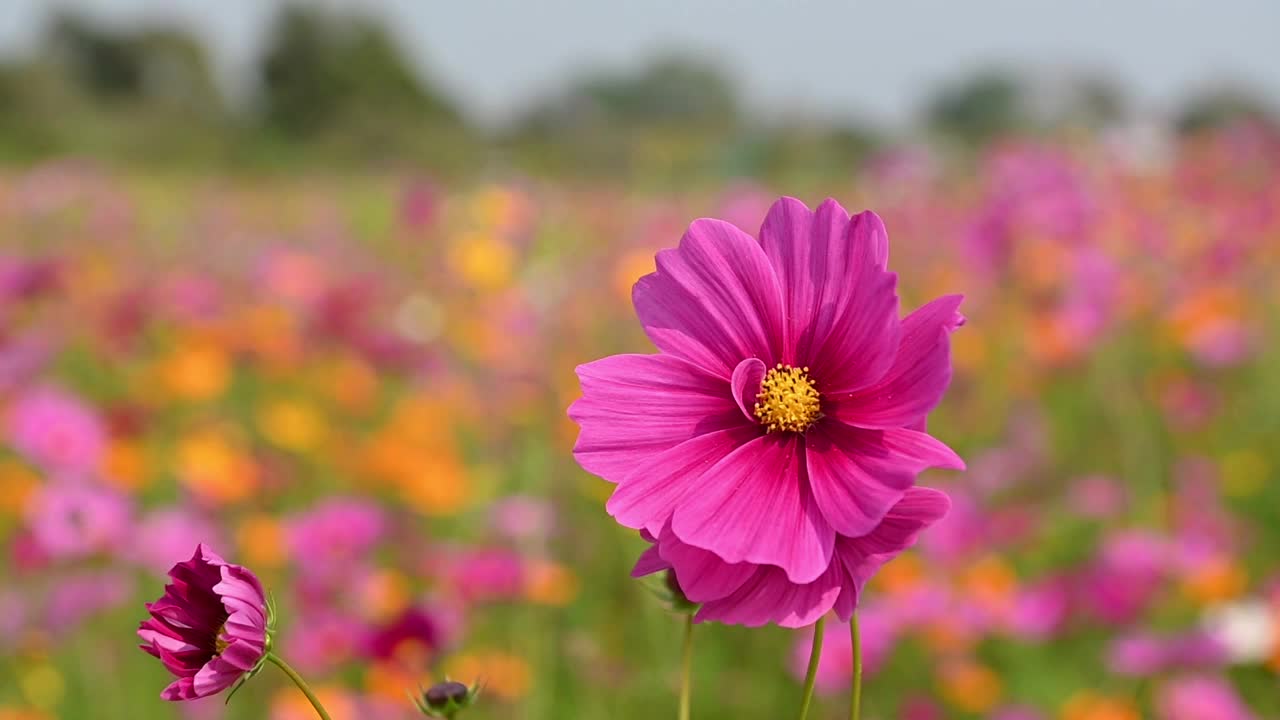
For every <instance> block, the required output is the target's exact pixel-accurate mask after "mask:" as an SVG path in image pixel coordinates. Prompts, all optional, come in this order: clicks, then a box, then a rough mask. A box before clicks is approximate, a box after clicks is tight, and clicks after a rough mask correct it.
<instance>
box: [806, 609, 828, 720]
mask: <svg viewBox="0 0 1280 720" xmlns="http://www.w3.org/2000/svg"><path fill="white" fill-rule="evenodd" d="M826 624H827V616H826V615H823V616H822V617H821V618H819V619H818V622H817V623H816V624H815V625H814V626H813V648H812V649H811V650H809V671H808V672H806V673H805V674H804V698H803V699H802V700H801V701H800V720H805V718H807V717H809V704H810V703H811V702H813V683H814V682H815V681H817V679H818V661H819V660H821V659H822V636H823V635H824V634H825V633H824V632H823V627H824V626H825V625H826Z"/></svg>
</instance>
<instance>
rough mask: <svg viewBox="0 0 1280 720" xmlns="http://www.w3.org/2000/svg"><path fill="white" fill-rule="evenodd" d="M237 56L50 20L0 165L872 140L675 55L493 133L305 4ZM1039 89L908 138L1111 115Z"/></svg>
mask: <svg viewBox="0 0 1280 720" xmlns="http://www.w3.org/2000/svg"><path fill="white" fill-rule="evenodd" d="M252 69H253V75H254V77H253V78H252V87H253V92H252V95H251V96H250V97H249V99H248V101H247V102H242V103H233V102H231V101H230V100H229V99H228V98H227V96H226V94H225V93H224V92H223V91H222V89H221V88H220V87H219V85H218V83H217V82H216V80H215V77H214V72H213V69H212V66H211V63H210V61H209V57H208V53H207V51H206V49H205V48H204V47H203V46H202V45H201V44H200V42H198V41H197V40H196V39H195V38H194V37H192V36H191V35H190V34H189V33H187V32H185V31H183V30H180V29H177V28H172V27H154V28H130V29H110V28H106V27H103V26H100V25H97V24H94V23H92V22H90V21H87V20H85V19H82V18H80V17H77V16H74V15H69V14H60V15H55V16H54V18H53V19H52V21H51V22H50V23H49V24H48V26H47V29H46V33H45V37H44V39H43V42H41V43H40V45H39V48H38V50H37V51H36V52H35V53H34V54H33V55H32V56H31V57H27V58H23V59H21V60H18V61H12V62H10V63H8V64H0V162H2V163H5V164H26V163H30V162H35V161H38V160H40V159H43V158H47V157H51V156H56V155H62V154H85V155H92V156H95V157H101V158H105V159H108V160H115V161H119V162H127V163H131V164H158V165H174V164H177V165H179V166H181V165H182V164H184V163H185V164H200V165H202V166H204V165H209V164H214V165H217V164H224V165H228V166H233V167H251V168H264V169H270V168H272V167H277V166H279V167H291V166H294V165H297V164H314V165H335V166H347V167H350V166H362V167H363V166H373V167H377V166H379V165H386V164H398V163H413V164H415V165H419V166H427V167H429V168H432V169H433V170H436V171H437V172H441V173H466V172H474V171H476V169H482V168H485V167H490V166H492V165H493V164H494V163H504V164H512V165H516V166H517V167H519V168H521V169H524V170H526V171H533V172H546V173H555V174H579V175H586V176H591V175H610V174H618V173H627V174H636V175H638V176H642V177H646V178H650V179H652V181H653V182H656V183H662V182H666V181H668V180H670V179H679V178H684V177H687V176H688V175H689V174H694V175H702V176H705V175H707V174H708V173H710V174H713V175H720V176H723V175H767V176H771V177H778V176H788V175H792V174H796V175H806V176H813V175H822V174H824V173H826V172H831V173H846V172H848V168H850V167H851V166H853V165H854V164H856V163H858V162H859V161H860V160H862V159H864V158H865V157H866V156H867V155H868V153H870V152H873V151H874V150H875V149H876V148H877V147H878V146H879V145H880V144H881V143H882V142H883V141H884V140H885V139H886V137H887V136H886V134H885V133H884V132H883V131H881V130H879V129H877V128H874V127H872V126H870V125H866V124H856V123H844V124H834V123H830V122H815V121H813V120H811V119H806V118H803V117H796V118H791V117H782V118H774V119H771V120H769V121H760V120H759V119H758V118H756V117H755V116H754V115H753V113H751V112H750V111H749V110H748V109H747V108H745V107H744V106H743V103H742V101H741V100H740V98H739V94H738V92H737V90H736V88H735V87H734V85H733V83H732V82H731V81H730V80H729V79H728V77H727V76H726V75H725V74H724V73H723V72H722V71H721V69H720V68H718V67H716V66H714V65H712V64H709V63H707V62H705V61H703V60H701V59H699V58H697V57H695V56H680V55H669V56H665V57H659V58H655V59H654V60H653V61H652V62H651V63H650V64H648V65H647V66H645V67H642V68H640V69H638V70H634V71H629V72H608V71H597V72H591V73H588V74H584V75H582V76H581V77H578V78H575V79H572V80H571V81H570V82H568V83H567V84H566V86H565V88H564V89H563V90H562V91H561V92H559V93H555V94H551V95H548V96H546V97H543V98H541V99H539V100H538V101H537V102H535V103H534V105H533V106H532V107H529V108H527V109H526V112H524V113H523V114H522V115H521V116H520V117H518V118H516V119H514V120H513V122H511V123H510V125H509V126H507V127H505V128H502V129H501V130H496V131H495V130H481V129H478V128H476V127H474V126H473V125H472V124H470V123H468V122H467V120H466V118H465V117H464V116H463V114H462V113H461V112H460V111H459V109H458V107H457V106H456V104H455V103H454V102H453V100H452V99H451V98H449V97H448V96H447V94H446V93H445V92H444V91H443V90H441V89H440V88H439V87H437V86H435V85H434V84H433V83H432V82H430V81H429V80H428V79H427V78H425V77H424V76H423V75H422V74H421V73H419V72H417V71H416V70H415V69H414V67H413V66H412V64H411V63H410V62H408V61H407V60H406V58H405V55H404V53H403V51H402V49H401V48H400V47H399V46H398V45H397V43H396V42H395V40H394V38H393V36H392V34H391V33H390V32H388V30H387V28H386V27H385V26H384V25H382V24H381V23H379V22H378V21H376V20H374V19H372V18H369V17H365V16H360V15H352V14H347V13H341V14H338V13H335V12H332V11H326V10H323V9H317V8H315V7H314V6H303V5H295V6H288V7H286V8H284V9H283V10H282V11H281V12H280V14H279V15H278V17H277V18H276V19H275V22H274V25H273V27H272V29H271V31H270V33H269V37H268V40H267V43H266V46H265V48H264V50H263V52H262V53H261V55H260V56H259V57H258V58H257V59H256V61H255V63H254V65H253V68H252ZM1041 85H1042V83H1035V82H1030V81H1029V80H1027V79H1025V78H1022V77H1019V76H1018V75H1017V74H1014V73H1011V72H1006V71H996V70H991V71H986V72H982V73H979V74H977V75H974V76H972V77H970V78H968V79H966V80H964V81H962V82H959V83H952V84H948V85H947V86H946V87H943V88H941V89H940V90H939V92H937V93H936V94H935V95H934V96H933V98H932V99H931V100H930V101H929V102H928V103H927V104H926V105H925V107H924V108H922V111H921V114H920V117H919V119H918V121H917V123H916V125H915V126H914V127H912V128H910V131H911V132H912V133H913V134H918V135H923V136H925V137H928V138H930V139H932V140H934V141H937V142H940V143H943V144H946V145H948V146H951V147H954V148H957V149H961V150H965V149H970V148H977V147H981V146H982V145H983V144H985V143H987V142H990V141H992V140H993V139H996V138H1001V137H1006V136H1008V135H1009V134H1011V133H1013V134H1017V133H1040V132H1055V131H1060V130H1062V129H1064V128H1067V129H1074V128H1081V127H1083V128H1098V127H1105V126H1108V125H1110V124H1114V123H1117V122H1120V121H1122V120H1123V119H1124V118H1125V117H1126V114H1127V113H1128V108H1127V107H1126V104H1125V99H1124V95H1123V93H1122V92H1120V91H1119V90H1118V89H1117V88H1115V87H1114V86H1112V85H1111V84H1109V83H1108V82H1107V81H1106V80H1105V79H1104V78H1100V77H1096V76H1093V77H1091V76H1081V77H1073V78H1068V79H1067V81H1066V82H1063V83H1058V84H1057V87H1054V88H1051V89H1052V92H1048V93H1046V92H1045V88H1044V87H1042V86H1041ZM1046 98H1047V100H1046ZM1241 117H1247V118H1266V117H1267V109H1266V108H1265V107H1264V105H1263V104H1262V103H1260V102H1258V101H1257V100H1255V99H1253V98H1252V97H1251V96H1250V95H1249V94H1248V93H1247V92H1244V91H1238V90H1221V89H1219V90H1216V91H1214V92H1210V93H1205V94H1202V95H1200V96H1197V97H1194V98H1191V99H1190V100H1189V101H1188V102H1187V103H1186V105H1185V108H1184V110H1183V111H1182V113H1181V114H1180V116H1179V117H1178V118H1176V124H1177V127H1178V128H1179V129H1181V130H1183V131H1186V132H1197V131H1200V130H1203V129H1205V128H1209V127H1215V126H1217V125H1219V124H1222V123H1224V122H1231V121H1233V120H1236V119H1239V118H1241ZM902 134H903V133H901V132H899V133H894V135H895V136H898V137H900V136H901V135H902Z"/></svg>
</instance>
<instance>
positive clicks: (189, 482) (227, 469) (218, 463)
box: [177, 428, 258, 505]
mask: <svg viewBox="0 0 1280 720" xmlns="http://www.w3.org/2000/svg"><path fill="white" fill-rule="evenodd" d="M177 454H178V456H177V466H178V475H179V477H180V479H181V481H182V484H183V485H185V486H186V487H187V489H189V490H190V491H191V492H193V493H195V494H196V495H197V496H198V497H200V498H201V499H202V500H204V501H206V502H209V503H213V504H215V505H226V504H230V503H235V502H239V501H241V500H245V499H247V498H248V497H249V496H250V495H251V494H252V493H253V491H254V489H255V488H256V487H257V484H258V469H257V466H256V465H255V464H254V463H253V461H252V459H251V458H249V457H248V456H247V455H246V454H245V453H244V452H243V451H242V450H241V449H240V447H239V445H238V443H236V442H235V441H234V440H233V439H232V436H231V435H230V433H227V432H225V431H221V430H218V429H212V428H211V429H205V430H199V431H196V432H195V433H192V434H190V435H187V436H186V437H184V438H182V439H181V440H180V441H179V443H178V447H177Z"/></svg>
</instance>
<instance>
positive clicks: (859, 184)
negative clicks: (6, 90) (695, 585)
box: [0, 126, 1280, 720]
mask: <svg viewBox="0 0 1280 720" xmlns="http://www.w3.org/2000/svg"><path fill="white" fill-rule="evenodd" d="M1131 150H1132V148H1126V147H1123V146H1117V145H1114V144H1111V143H1108V142H1106V141H1104V140H1103V139H1100V138H1098V139H1087V138H1076V139H1074V140H1072V141H1071V142H1066V141H1057V142H1040V143H1034V142H1030V141H1017V142H1014V141H1010V142H1008V143H1002V144H996V145H995V146H994V147H993V149H991V150H989V151H986V152H985V153H983V154H981V155H980V156H978V157H975V158H965V159H953V158H949V157H945V156H940V155H935V154H930V153H929V152H928V151H926V150H924V149H922V148H904V149H900V150H895V151H892V152H886V153H884V154H883V155H881V156H880V157H878V158H877V159H876V160H875V161H874V162H871V163H868V164H867V165H866V166H865V167H860V168H851V169H850V173H849V177H848V179H847V181H845V182H843V183H838V184H830V183H827V184H822V183H818V182H812V183H806V182H804V180H803V179H801V180H800V182H799V184H797V183H796V182H791V183H789V184H788V185H786V186H775V185H772V184H764V183H753V182H746V181H737V182H731V183H723V184H718V185H706V186H702V187H697V188H694V189H692V190H681V191H679V192H676V191H675V190H668V191H662V190H655V189H653V186H652V184H647V183H644V182H640V181H638V180H634V179H624V178H618V179H617V180H616V181H614V182H612V183H583V182H575V181H559V182H556V181H551V180H548V179H535V178H529V177H518V176H513V175H512V176H507V175H498V176H492V177H488V178H487V179H485V180H482V181H467V182H455V181H449V180H444V179H440V178H433V177H431V176H430V175H428V174H412V173H398V174H392V173H386V174H376V175H363V176H343V175H337V174H334V175H324V174H313V175H307V176H302V175H281V176H249V177H235V176H219V177H210V176H204V175H195V174H176V175H175V174H159V173H152V174H148V173H142V172H130V171H127V170H121V169H108V168H105V167H100V166H97V165H94V164H92V163H87V162H81V161H74V160H63V161H58V162H51V163H47V164H44V165H40V166H37V167H33V168H28V169H24V170H20V171H19V170H8V171H5V172H4V173H3V174H0V551H2V552H0V571H2V573H0V577H2V578H3V580H2V581H0V720H49V719H52V718H68V719H70V720H88V719H91V718H101V719H103V720H109V719H119V720H125V719H133V718H142V719H147V720H149V719H150V718H197V719H204V718H209V719H214V718H221V717H226V718H246V719H247V718H265V717H269V718H273V719H278V720H292V719H294V718H297V719H298V720H303V719H305V718H310V717H313V715H312V714H311V710H310V707H309V706H308V705H307V704H306V702H305V700H304V699H303V698H302V697H301V696H299V695H298V694H297V693H296V691H295V690H294V689H293V688H292V687H291V686H289V685H288V684H287V682H286V680H285V679H284V678H283V677H282V676H280V675H278V674H275V673H271V672H264V673H263V675H262V677H260V678H257V679H255V680H254V681H253V682H251V683H248V684H247V685H246V686H245V687H244V688H243V689H241V690H240V691H239V692H238V693H237V696H236V698H235V699H234V701H233V702H231V703H230V704H224V700H225V698H224V697H211V698H206V699H202V700H197V701H193V702H190V703H166V702H163V701H162V700H160V697H159V695H160V692H161V690H162V689H163V688H164V687H165V686H166V685H167V684H168V683H169V682H170V680H171V678H170V677H169V675H168V673H166V672H165V669H164V667H163V666H162V665H161V664H160V663H157V662H156V661H155V660H154V659H152V658H150V657H148V656H147V655H145V654H144V653H142V652H140V651H139V650H138V648H137V644H138V642H137V638H136V636H135V634H134V633H135V630H136V629H137V627H138V623H139V621H141V620H142V619H143V618H144V617H145V616H146V611H145V610H144V607H143V603H144V602H147V601H153V600H155V599H156V597H158V596H159V595H160V593H161V591H162V588H163V585H164V574H165V572H166V571H167V570H168V569H169V568H170V567H171V566H172V565H174V564H175V563H177V562H179V561H183V560H187V559H188V558H191V556H192V550H193V548H195V547H196V546H197V544H200V543H203V544H205V545H207V546H209V547H211V548H216V550H217V552H218V554H220V555H221V556H222V557H224V558H226V559H227V560H228V561H229V562H233V563H239V564H242V565H245V566H247V567H251V568H252V569H253V570H254V572H256V573H257V575H258V576H259V577H260V578H261V580H262V582H263V584H264V585H265V586H266V587H267V589H268V590H270V592H271V596H272V602H273V604H274V606H275V607H276V608H278V611H279V618H278V620H279V623H278V625H279V631H278V633H277V634H276V636H275V639H274V643H275V647H276V648H278V649H279V651H280V653H281V654H282V655H284V656H287V657H288V658H289V660H290V662H291V663H292V664H293V665H294V666H295V667H297V668H298V670H299V671H301V672H303V673H304V674H305V675H306V676H307V677H308V679H309V680H310V681H311V683H312V685H313V686H314V687H315V688H316V690H317V692H318V694H319V695H320V697H321V698H323V700H324V703H325V705H326V706H327V707H328V708H329V710H330V712H331V713H332V715H333V717H334V718H335V720H337V719H338V718H346V719H348V720H355V719H357V718H372V719H375V720H377V719H386V720H395V719H400V718H404V719H407V718H411V717H415V716H419V715H418V713H417V711H416V710H415V709H414V707H413V704H412V703H411V702H410V701H409V700H408V699H407V698H406V691H410V690H414V689H416V688H417V687H418V686H419V685H423V686H428V685H430V684H431V683H433V682H436V681H439V680H443V679H444V678H445V677H446V676H447V677H450V678H453V679H458V680H461V681H463V682H472V681H479V682H481V684H482V685H483V692H482V695H481V697H480V699H479V701H478V702H477V703H476V705H475V706H474V707H473V708H470V709H468V710H467V714H466V715H465V717H467V718H473V717H474V718H528V719H531V720H533V719H542V718H583V719H588V720H595V719H597V718H601V719H605V718H620V719H627V718H637V719H639V718H646V719H647V718H653V717H672V716H674V713H675V711H674V707H675V693H676V689H677V686H678V683H679V669H680V668H679V663H680V642H681V632H682V629H681V627H682V625H681V620H680V618H678V617H677V616H675V615H674V614H672V613H671V612H670V611H669V610H668V609H667V608H666V607H664V603H663V599H662V598H663V596H664V594H665V592H664V591H665V588H664V586H663V584H662V582H661V580H660V579H655V578H650V579H633V578H632V577H631V571H632V566H633V565H634V563H635V561H636V558H637V557H638V556H639V555H640V554H641V553H642V552H643V551H644V550H645V549H646V547H648V543H646V542H645V540H644V539H642V538H641V537H640V536H639V534H638V533H636V532H632V531H629V530H627V529H625V528H622V527H619V526H618V525H617V524H616V523H615V522H614V521H613V519H612V518H610V517H609V514H607V513H606V511H605V503H606V501H607V500H608V498H609V496H610V493H611V492H613V490H614V487H613V486H612V485H610V484H609V483H607V482H605V481H604V480H602V479H600V478H598V477H595V476H593V475H591V474H589V473H588V472H586V471H584V470H583V469H582V468H581V467H579V464H578V462H575V459H574V455H573V448H574V444H575V441H576V439H577V438H578V433H579V427H578V425H576V424H575V423H574V422H573V421H571V420H570V418H569V416H568V415H567V412H566V411H567V409H568V408H569V406H570V405H571V404H572V403H574V401H575V400H577V399H578V398H579V397H580V396H581V395H582V390H581V388H580V386H579V380H578V377H577V376H576V375H575V367H577V366H579V365H581V364H583V363H588V362H591V361H593V360H596V359H598V358H602V357H605V356H609V355H614V354H618V353H648V352H653V345H652V343H651V342H650V340H649V339H648V338H646V336H645V333H644V331H643V328H642V327H641V325H640V323H638V322H637V321H636V316H635V310H634V309H633V307H632V302H631V298H632V286H633V285H634V284H635V282H636V281H637V279H639V278H640V277H641V276H643V275H645V274H647V273H650V272H652V271H653V270H654V255H655V253H656V252H658V251H659V250H662V249H663V248H670V247H674V246H675V245H676V244H677V242H678V241H679V240H680V238H681V235H682V234H683V233H684V232H685V230H686V228H687V227H688V226H689V223H690V221H691V220H693V219H694V218H700V217H715V218H721V219H723V220H726V221H728V222H731V223H733V224H735V225H737V226H738V227H739V228H741V229H743V230H744V231H746V232H747V233H749V234H752V235H754V234H756V232H757V230H758V229H759V228H760V225H761V221H762V220H763V219H764V217H765V214H766V212H767V211H768V209H769V207H770V205H771V204H772V203H773V202H774V200H775V199H776V198H777V197H778V196H780V195H792V196H796V197H798V198H800V199H801V200H803V201H804V202H805V203H807V204H808V206H809V207H817V206H818V204H819V203H820V202H821V201H822V200H823V199H824V198H828V197H831V198H835V199H836V200H838V201H839V202H840V204H842V205H843V206H844V207H846V208H848V209H849V210H850V211H855V212H856V211H858V210H862V209H864V208H871V209H874V210H875V212H876V213H878V214H879V216H880V217H881V218H883V220H884V224H885V226H886V227H887V231H888V237H889V268H890V270H893V271H895V272H897V274H898V285H897V291H898V294H899V295H900V296H901V310H902V313H903V314H906V313H907V312H909V311H911V310H913V309H915V308H917V307H920V306H921V305H923V304H924V303H926V302H927V301H929V300H931V299H933V298H936V297H939V296H948V295H950V294H963V295H964V301H963V305H961V306H960V312H961V313H963V317H964V322H963V327H958V328H957V329H955V332H954V334H953V335H952V336H951V355H950V359H951V363H952V365H953V368H954V370H953V375H952V379H951V383H950V388H949V389H948V390H947V393H946V395H945V398H944V399H943V401H942V403H941V405H940V406H938V407H937V409H936V410H934V411H933V412H932V413H931V415H930V417H929V421H928V432H929V433H930V434H931V435H932V436H934V437H936V438H937V439H938V440H939V441H941V442H943V443H946V445H948V446H949V447H951V448H953V449H954V450H955V451H956V453H958V455H959V456H960V457H962V458H963V459H964V461H965V464H966V465H967V469H966V470H964V471H955V470H928V471H926V472H924V473H923V474H922V475H921V478H920V482H921V484H922V485H927V486H929V487H931V488H938V489H940V490H943V491H944V492H945V493H946V494H947V495H948V496H949V497H950V504H951V507H950V511H949V513H947V515H946V516H945V517H944V518H943V519H941V520H939V521H938V522H937V523H936V524H934V525H933V527H931V528H930V529H929V530H928V531H927V532H925V533H923V534H921V535H920V538H919V542H918V543H917V545H916V546H915V547H914V548H913V549H911V550H909V551H907V552H906V553H904V554H903V555H901V556H899V557H897V558H895V559H893V560H891V561H890V562H888V563H887V564H886V565H884V566H883V567H882V568H880V570H879V572H878V574H877V575H876V576H875V577H874V578H873V579H872V580H871V581H870V583H869V584H868V586H867V588H866V590H865V592H864V593H863V594H862V596H861V598H860V601H859V606H858V617H859V619H860V624H861V634H862V649H863V657H864V661H865V666H866V667H865V679H864V689H863V704H864V708H863V717H866V718H881V719H885V720H888V719H889V718H907V719H910V720H932V719H939V720H940V719H942V718H999V719H1000V720H1038V719H1043V720H1050V719H1053V720H1059V719H1060V720H1138V719H1139V718H1161V719H1164V720H1250V719H1256V720H1263V719H1265V718H1275V717H1280V552H1277V551H1278V550H1280V482H1277V478H1280V444H1278V441H1280V372H1277V368H1280V283H1277V279H1280V137H1276V136H1275V135H1274V134H1269V133H1268V132H1267V131H1265V130H1261V129H1259V128H1256V127H1251V126H1241V127H1235V128H1230V129H1226V130H1223V131H1219V132H1217V133H1216V134H1211V135H1202V136H1199V137H1196V138H1193V139H1188V140H1184V141H1179V142H1178V143H1176V144H1174V145H1172V146H1170V147H1168V148H1166V149H1165V151H1164V152H1162V153H1156V154H1141V155H1139V154H1136V153H1134V152H1132V151H1131ZM760 372H761V373H762V374H763V373H764V370H763V369H762V370H760ZM697 632H698V637H697V645H696V649H695V653H694V676H695V678H696V680H695V686H694V691H693V700H692V703H693V707H692V711H693V712H692V715H693V717H695V718H699V719H705V720H715V719H719V718H724V719H728V718H756V717H760V718H765V717H768V718H778V717H791V716H793V714H794V706H795V704H796V702H797V700H798V698H799V696H800V693H801V687H800V685H801V678H802V677H803V675H804V672H805V664H806V662H807V660H808V657H809V648H810V641H811V630H806V629H800V630H792V629H787V628H783V627H777V626H773V625H770V626H768V627H764V628H747V627H741V626H736V625H735V626H729V625H722V624H719V623H715V622H709V623H704V624H701V625H699V626H698V630H697ZM825 632H826V633H827V637H826V642H825V654H824V655H823V657H822V660H821V663H820V665H819V667H818V670H817V691H818V695H817V699H816V704H815V708H814V711H813V713H812V715H811V716H812V717H815V718H828V717H843V716H844V715H843V713H844V712H845V702H846V694H847V692H848V686H849V672H850V666H851V663H852V652H851V647H850V639H849V635H848V630H847V628H846V627H845V626H844V625H842V624H841V623H839V622H835V621H834V619H833V620H832V621H831V622H828V623H827V625H826V628H825Z"/></svg>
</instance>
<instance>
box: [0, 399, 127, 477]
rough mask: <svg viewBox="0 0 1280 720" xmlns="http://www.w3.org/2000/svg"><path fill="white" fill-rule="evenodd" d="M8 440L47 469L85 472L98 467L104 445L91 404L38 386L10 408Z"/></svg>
mask: <svg viewBox="0 0 1280 720" xmlns="http://www.w3.org/2000/svg"><path fill="white" fill-rule="evenodd" d="M8 441H9V443H10V444H11V445H12V446H13V448H14V449H15V450H17V451H18V452H20V453H22V454H23V455H24V456H26V457H27V458H28V459H29V460H31V462H33V463H35V464H37V465H39V466H40V467H41V468H43V469H44V470H46V471H47V472H54V473H59V474H62V475H70V476H84V475H88V474H90V473H93V472H94V471H96V470H97V469H98V465H99V463H100V462H101V461H102V453H103V448H104V447H105V445H106V432H105V430H104V429H103V427H102V421H101V420H100V419H99V418H98V416H97V414H96V413H95V412H94V411H93V409H92V408H90V407H88V406H87V405H85V404H84V403H83V402H81V400H80V399H79V398H77V397H75V396H74V395H72V394H70V393H68V392H66V391H64V390H60V389H57V388H52V387H37V388H34V389H32V390H28V391H27V392H25V393H23V394H22V395H20V396H19V397H18V398H16V399H15V400H14V401H13V405H12V406H11V407H10V408H9V417H8Z"/></svg>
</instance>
